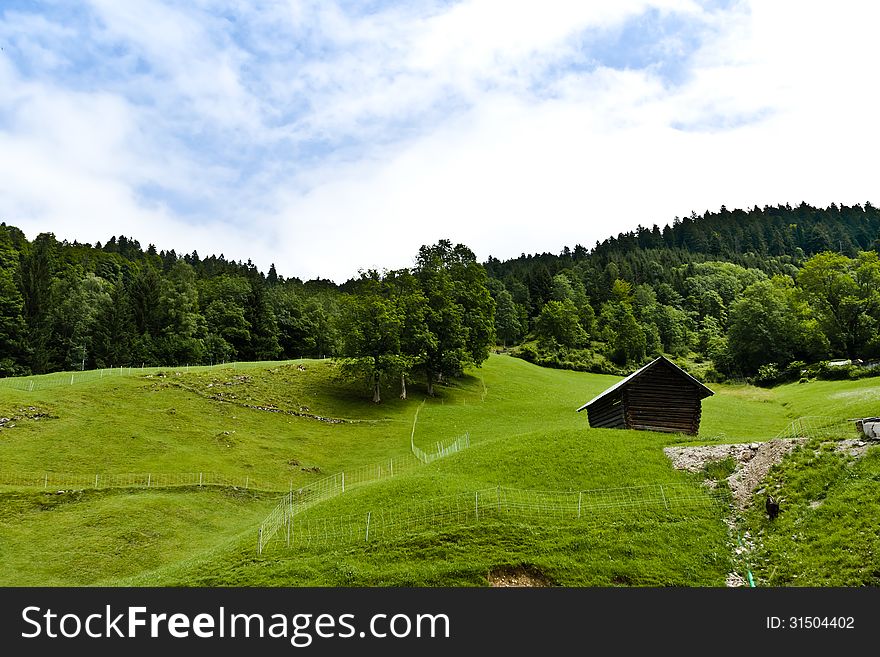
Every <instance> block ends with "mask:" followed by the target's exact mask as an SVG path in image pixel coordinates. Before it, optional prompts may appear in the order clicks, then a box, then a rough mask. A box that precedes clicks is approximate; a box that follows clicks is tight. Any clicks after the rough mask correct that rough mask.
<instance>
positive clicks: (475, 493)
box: [474, 491, 480, 520]
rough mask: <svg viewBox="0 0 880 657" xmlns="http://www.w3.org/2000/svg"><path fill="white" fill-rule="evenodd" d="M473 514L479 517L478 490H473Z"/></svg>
mask: <svg viewBox="0 0 880 657" xmlns="http://www.w3.org/2000/svg"><path fill="white" fill-rule="evenodd" d="M474 515H475V516H476V518H477V520H479V519H480V491H474Z"/></svg>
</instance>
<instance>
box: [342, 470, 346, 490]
mask: <svg viewBox="0 0 880 657" xmlns="http://www.w3.org/2000/svg"><path fill="white" fill-rule="evenodd" d="M342 492H343V493H344V492H345V473H344V472H343V473H342Z"/></svg>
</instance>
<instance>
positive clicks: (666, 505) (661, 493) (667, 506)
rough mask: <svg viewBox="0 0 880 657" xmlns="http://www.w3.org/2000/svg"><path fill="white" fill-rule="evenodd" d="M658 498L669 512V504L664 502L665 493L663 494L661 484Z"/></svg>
mask: <svg viewBox="0 0 880 657" xmlns="http://www.w3.org/2000/svg"><path fill="white" fill-rule="evenodd" d="M660 496H661V497H662V498H663V506H665V507H666V509H667V511H668V510H669V504H668V503H667V502H666V493H664V492H663V484H660Z"/></svg>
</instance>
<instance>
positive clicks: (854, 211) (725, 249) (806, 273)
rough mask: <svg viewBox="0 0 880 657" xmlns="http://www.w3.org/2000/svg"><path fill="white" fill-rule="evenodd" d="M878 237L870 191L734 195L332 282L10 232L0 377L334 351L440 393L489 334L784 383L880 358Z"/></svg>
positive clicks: (112, 243) (431, 254)
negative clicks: (830, 362) (738, 206)
mask: <svg viewBox="0 0 880 657" xmlns="http://www.w3.org/2000/svg"><path fill="white" fill-rule="evenodd" d="M878 248H880V212H878V210H877V209H876V208H874V207H873V206H872V205H871V204H869V203H868V204H865V205H864V206H860V205H856V206H852V207H847V206H836V205H831V206H829V207H828V208H813V207H811V206H808V205H806V204H801V205H799V206H797V207H790V206H777V207H765V208H763V209H759V208H753V209H752V210H749V211H743V210H733V211H728V210H727V209H726V208H723V207H722V209H721V211H720V212H717V213H705V214H704V215H702V216H697V215H696V214H692V215H691V216H690V217H686V218H684V219H681V220H679V219H676V220H675V221H674V222H673V223H672V224H671V225H670V226H666V227H664V228H663V229H662V230H661V229H660V228H658V227H657V226H654V227H653V228H651V229H647V228H643V227H641V226H640V227H639V228H638V229H637V230H635V231H632V232H629V233H621V234H619V235H618V236H617V237H616V238H609V239H607V240H605V241H604V242H602V243H596V245H595V247H594V248H593V249H590V250H588V249H586V248H585V247H583V246H581V245H575V247H574V248H573V249H570V248H568V247H566V248H564V249H563V250H562V251H561V252H560V253H559V254H547V253H545V254H535V255H529V256H527V255H525V254H523V255H522V256H520V257H519V258H513V259H510V260H507V261H504V262H502V261H499V260H498V259H496V258H492V257H489V259H488V260H487V261H486V262H485V263H479V262H478V261H477V260H476V257H475V256H474V254H473V252H471V251H470V249H468V248H467V247H466V246H464V245H460V244H459V245H453V244H452V243H451V242H450V241H448V240H441V241H440V242H438V243H437V244H434V245H426V246H423V247H422V248H421V249H419V252H418V254H417V255H416V258H415V265H414V267H412V268H407V269H400V270H393V271H382V272H378V271H372V270H371V271H366V272H363V273H362V274H361V275H360V276H359V277H358V278H356V279H352V280H349V281H347V282H345V283H343V284H341V285H336V284H335V283H333V282H332V281H329V280H324V279H320V278H319V279H313V280H310V281H305V282H303V281H301V280H300V279H298V278H289V279H285V278H284V277H282V276H280V275H278V274H277V272H276V270H275V266H274V265H272V266H271V267H270V268H269V271H268V272H266V273H263V272H261V271H259V270H258V269H257V268H256V267H255V266H254V265H253V263H251V262H250V261H248V262H240V261H231V260H227V259H225V258H224V256H223V255H222V254H221V255H219V256H215V255H211V256H209V257H204V258H203V257H200V256H199V255H198V253H197V252H193V253H190V254H182V255H178V254H177V253H176V252H175V251H174V250H170V251H164V250H163V251H157V249H156V247H155V246H154V245H148V247H147V248H146V249H143V248H142V247H141V245H140V243H139V242H138V241H137V240H135V239H132V238H127V237H125V236H119V237H115V236H114V237H112V238H111V239H110V240H109V241H107V242H106V243H104V244H101V243H96V244H94V245H92V244H81V243H78V242H72V243H70V242H67V241H58V240H56V239H55V237H54V235H52V234H51V233H44V234H41V235H38V236H37V237H36V238H35V239H34V240H33V241H29V240H27V239H26V237H25V236H24V234H23V233H22V232H21V231H20V230H19V229H17V228H15V227H13V226H7V225H6V224H0V375H3V376H11V375H21V374H29V373H45V372H52V371H58V370H70V369H90V368H101V367H113V366H119V365H135V366H139V365H141V364H143V365H183V364H212V363H218V362H224V361H232V360H275V359H291V358H300V357H323V356H331V357H334V358H337V359H338V361H339V365H340V371H341V372H342V373H343V374H346V375H348V376H350V377H354V378H359V379H362V380H364V381H367V382H369V384H370V389H371V390H372V394H373V399H374V400H375V401H379V400H380V398H381V393H382V389H383V386H385V387H386V388H387V387H389V386H390V384H391V383H392V382H393V383H394V386H396V387H399V392H400V394H401V396H405V394H406V384H407V380H412V378H413V377H419V378H420V379H421V380H423V381H424V383H425V385H426V386H427V388H428V391H429V392H431V391H432V388H433V386H434V384H435V383H436V382H438V381H442V380H443V379H444V378H447V377H450V376H455V375H457V374H460V373H461V372H462V371H464V369H465V368H467V367H468V366H471V365H479V364H480V363H482V362H483V361H484V360H485V359H486V358H487V356H488V353H489V352H490V350H491V349H492V348H493V347H495V346H496V345H497V347H498V348H511V349H512V353H514V355H519V356H521V357H523V358H526V359H528V360H532V361H534V362H537V363H540V364H543V365H550V366H555V367H567V368H572V369H583V370H589V371H597V372H613V373H622V372H624V371H627V370H630V369H632V368H633V367H634V366H636V365H639V364H641V363H642V362H644V361H645V360H646V359H648V358H650V357H652V356H654V355H657V354H660V353H665V354H667V355H670V356H673V357H676V358H678V359H679V360H680V361H682V362H687V363H703V364H704V365H703V370H702V371H703V374H704V375H706V376H708V377H710V378H711V377H714V378H716V379H722V378H725V377H762V376H763V377H765V378H770V379H772V378H773V377H774V376H780V375H781V373H783V372H789V371H792V372H793V371H796V370H798V369H799V368H800V367H802V365H803V364H804V363H811V362H817V361H821V360H823V359H828V358H837V357H840V358H864V359H869V358H880V337H878V336H880V263H878Z"/></svg>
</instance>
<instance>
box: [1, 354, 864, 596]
mask: <svg viewBox="0 0 880 657" xmlns="http://www.w3.org/2000/svg"><path fill="white" fill-rule="evenodd" d="M617 380H618V378H617V377H611V376H602V375H593V374H585V373H578V372H570V371H560V370H549V369H542V368H539V367H536V366H534V365H531V364H529V363H526V362H525V361H522V360H519V359H513V358H509V357H505V356H493V357H491V358H490V359H489V361H487V362H486V363H485V364H484V366H483V367H482V368H480V369H477V370H475V371H474V372H472V373H471V375H470V376H466V377H464V378H462V379H456V380H453V381H451V382H449V384H448V385H446V386H439V387H438V394H437V396H436V397H435V398H432V399H429V400H426V401H425V403H424V405H423V406H422V407H421V409H420V410H419V413H418V422H417V423H416V425H415V441H416V443H417V444H419V445H421V446H423V447H428V446H430V445H432V444H433V443H434V442H435V441H437V440H444V439H447V438H450V437H452V436H455V435H458V434H460V433H462V432H464V431H468V432H469V433H470V435H471V440H472V447H471V449H469V450H466V451H465V452H462V453H459V454H457V455H454V456H452V457H449V458H447V459H443V460H441V461H438V462H436V463H434V464H431V465H429V466H425V467H423V468H420V469H418V470H415V471H412V472H409V473H407V474H404V475H401V476H399V477H395V478H394V479H392V480H389V481H385V482H382V483H377V484H373V485H369V486H364V487H362V488H359V489H354V490H351V491H350V492H347V493H346V495H345V496H344V497H341V498H336V499H333V500H330V501H328V502H326V503H323V504H321V505H319V506H318V507H315V508H314V509H312V510H310V511H309V512H307V513H308V515H309V516H310V517H313V518H315V519H316V520H320V519H321V518H334V517H337V516H340V515H348V514H362V513H364V514H365V513H367V512H368V511H371V510H375V509H382V510H385V509H388V510H389V511H391V512H393V511H394V510H395V509H403V508H405V507H406V505H407V504H411V503H412V502H413V501H414V500H424V499H431V498H433V497H438V496H443V495H449V494H454V493H460V492H463V491H473V490H476V489H479V488H486V487H493V486H513V487H517V488H525V489H536V490H537V489H551V490H569V489H570V490H579V489H580V490H582V489H590V488H606V487H619V486H633V485H641V484H648V483H650V484H661V483H670V484H672V483H680V482H683V481H688V479H689V476H688V475H685V474H683V473H680V472H675V471H673V470H672V469H671V466H670V464H669V462H668V461H667V460H666V458H665V457H664V456H663V454H662V447H663V446H664V445H667V444H671V443H682V442H706V441H710V442H711V441H715V442H734V441H750V440H764V439H767V438H771V437H772V436H774V435H776V434H777V433H778V432H779V431H781V430H783V429H784V428H785V427H786V425H787V424H788V423H789V422H790V421H791V420H792V419H794V418H796V417H799V416H801V415H807V414H822V415H828V414H829V413H834V414H839V416H840V417H841V418H846V417H854V416H858V415H869V414H872V413H876V404H877V398H878V397H877V395H876V392H877V386H876V384H875V385H872V384H871V383H870V380H865V381H853V382H838V383H830V382H819V383H810V384H802V385H798V384H793V385H792V386H785V387H782V388H779V389H774V390H770V391H767V390H760V389H756V388H751V387H747V386H714V385H713V386H712V387H713V389H714V390H716V393H717V394H716V395H715V396H714V397H711V398H709V399H707V400H706V401H705V402H704V406H703V425H702V431H701V434H700V436H698V437H697V439H696V441H694V439H693V438H692V437H684V436H676V435H668V434H654V433H649V432H627V431H611V430H591V429H589V428H588V424H587V418H586V417H585V414H584V413H581V414H578V413H575V412H574V409H575V408H577V407H578V406H580V405H581V404H583V403H584V402H585V401H587V400H588V399H590V398H592V397H593V396H595V395H596V394H598V393H599V392H601V391H602V390H604V389H605V388H606V387H608V386H609V385H611V384H612V383H614V382H616V381H617ZM835 395H837V397H835ZM383 399H384V401H383V403H382V404H381V405H373V404H371V403H370V402H369V401H368V396H367V394H366V392H365V390H364V389H363V388H362V387H361V386H358V385H355V384H351V383H345V382H340V381H336V380H335V379H334V378H333V370H332V366H331V365H330V364H329V363H326V362H320V361H311V362H302V363H291V364H271V365H268V366H252V367H248V368H242V367H239V368H225V369H223V368H220V369H218V368H214V369H200V370H196V369H195V368H194V369H193V371H190V372H180V373H178V372H173V371H166V372H163V373H161V374H160V373H157V372H154V373H152V374H150V375H148V376H144V375H132V376H116V377H112V378H110V377H108V378H102V379H97V380H92V381H90V382H83V383H77V384H76V385H70V386H57V387H51V388H50V387H44V388H40V387H39V386H35V390H34V391H33V392H29V391H20V390H15V389H12V388H6V387H0V415H3V416H6V417H13V416H16V415H18V416H20V417H21V418H22V419H19V420H16V422H15V423H14V424H15V425H16V426H14V427H12V428H8V426H7V428H2V429H0V476H2V474H3V473H14V472H29V473H40V472H44V471H56V472H78V473H92V472H95V473H108V474H112V473H121V472H164V473H168V472H201V471H205V472H218V473H222V474H227V475H230V476H241V475H244V474H247V475H248V476H250V477H251V478H252V480H253V481H256V482H259V483H260V484H261V485H262V487H264V488H271V489H277V490H286V489H287V488H288V487H289V486H293V487H295V488H298V487H302V486H307V485H308V484H309V482H311V481H314V480H316V479H319V478H321V477H323V476H326V475H328V474H333V473H335V472H338V471H342V470H345V469H346V468H354V467H357V466H361V465H366V464H372V463H377V462H379V461H382V460H385V459H387V458H389V457H392V456H396V455H404V454H408V453H409V440H410V433H411V431H412V429H413V418H414V417H415V415H416V410H417V409H419V406H420V404H421V403H422V401H423V400H424V389H423V387H420V386H418V385H415V386H411V388H410V398H409V399H408V400H400V399H399V398H398V397H397V395H396V391H395V390H394V389H388V390H385V391H384V394H383ZM830 399H834V400H835V401H834V403H833V405H831V404H829V400H830ZM255 406H259V407H262V409H267V408H271V409H273V410H274V411H277V412H272V411H269V410H261V409H258V408H253V407H255ZM27 409H37V411H38V412H37V413H34V412H33V411H30V413H31V415H40V414H43V413H45V414H48V416H49V417H40V418H39V419H28V417H27V414H28V413H27V412H23V411H27ZM870 409H875V410H870ZM820 411H821V412H820ZM314 416H318V417H320V418H323V419H315V417H314ZM327 419H335V420H344V422H328V421H326V420H327ZM5 490H6V492H4V493H0V558H2V559H3V566H0V583H5V584H29V585H37V584H40V585H57V584H62V585H63V584H98V583H100V584H110V585H115V584H134V585H154V584H159V585H166V584H183V585H220V584H228V585H292V584H294V585H299V584H321V585H343V584H344V585H352V584H353V585H484V584H485V582H486V574H487V572H488V571H489V570H491V569H493V568H496V567H498V566H505V565H510V566H516V565H528V566H531V567H533V568H535V569H537V570H540V571H541V572H542V573H544V575H545V577H547V579H548V580H549V581H551V582H552V583H555V584H559V585H616V584H624V585H626V584H634V585H720V584H721V583H722V582H723V579H724V575H725V574H726V572H727V570H728V569H729V567H730V560H729V556H728V555H729V549H728V545H727V541H728V537H727V534H726V529H725V527H724V525H723V523H722V522H721V516H722V513H723V511H722V510H721V509H717V508H715V509H713V508H711V507H710V508H708V509H706V508H703V509H697V510H694V509H678V510H676V509H674V510H672V511H671V512H669V513H662V514H658V513H655V512H652V511H643V512H628V513H618V514H605V515H603V516H601V517H596V518H591V519H589V520H583V521H581V522H569V523H565V522H562V523H559V522H556V523H551V524H548V525H545V526H538V525H537V524H536V523H534V522H525V521H522V520H519V519H515V518H514V519H511V520H510V521H508V522H503V523H502V522H499V521H497V520H487V521H484V522H481V523H480V524H475V525H463V526H461V527H455V528H446V529H435V530H431V531H427V532H421V533H419V534H416V535H411V536H403V537H400V538H399V539H396V540H393V541H390V542H385V543H382V544H373V543H371V544H369V545H341V546H338V547H336V548H330V549H328V548H326V547H322V548H320V549H311V550H304V551H287V550H284V549H281V547H280V546H278V545H276V546H270V549H269V550H267V551H266V552H265V553H264V554H263V555H262V556H259V557H258V556H257V555H256V554H255V549H254V548H255V545H256V527H257V526H258V525H259V522H260V519H261V518H262V517H263V516H264V515H265V514H266V513H267V512H268V510H269V509H271V508H272V506H273V505H274V502H275V497H276V496H273V495H271V494H268V493H266V494H261V493H254V492H253V491H244V492H242V491H225V490H222V489H210V488H205V489H201V490H199V489H163V490H158V491H157V490H150V491H147V490H143V489H116V490H98V491H66V492H63V493H59V492H57V491H47V492H43V491H18V490H14V489H12V488H9V487H7V488H6V489H5ZM58 554H62V555H64V557H63V558H61V559H58V558H57V557H56V555H58Z"/></svg>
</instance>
